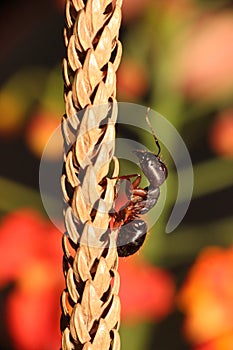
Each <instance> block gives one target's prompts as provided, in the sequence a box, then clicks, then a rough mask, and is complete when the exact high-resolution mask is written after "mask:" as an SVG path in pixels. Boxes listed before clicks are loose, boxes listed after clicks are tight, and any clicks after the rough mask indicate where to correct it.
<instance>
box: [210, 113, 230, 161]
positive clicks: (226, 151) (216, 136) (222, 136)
mask: <svg viewBox="0 0 233 350" xmlns="http://www.w3.org/2000/svg"><path fill="white" fill-rule="evenodd" d="M209 142H210V145H211V147H212V149H213V150H214V152H216V153H217V154H218V155H220V156H231V157H232V156H233V109H229V110H225V111H223V112H221V113H220V115H219V116H218V118H217V119H216V120H215V121H214V123H213V125H212V127H211V129H210V134H209Z"/></svg>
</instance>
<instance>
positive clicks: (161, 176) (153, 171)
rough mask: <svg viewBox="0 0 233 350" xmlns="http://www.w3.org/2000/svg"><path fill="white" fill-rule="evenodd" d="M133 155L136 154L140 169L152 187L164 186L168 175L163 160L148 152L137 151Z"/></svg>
mask: <svg viewBox="0 0 233 350" xmlns="http://www.w3.org/2000/svg"><path fill="white" fill-rule="evenodd" d="M133 153H134V154H136V156H137V158H138V160H139V164H140V167H141V169H142V171H143V173H144V174H145V175H146V177H147V179H148V180H149V182H150V183H151V185H152V186H154V187H157V186H160V185H162V183H163V182H164V181H165V180H166V178H167V175H168V171H167V167H166V165H165V164H164V163H163V162H162V160H161V159H160V158H159V157H158V156H157V155H155V154H154V153H151V152H148V151H143V150H135V151H133Z"/></svg>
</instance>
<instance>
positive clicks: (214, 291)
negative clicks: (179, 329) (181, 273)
mask: <svg viewBox="0 0 233 350" xmlns="http://www.w3.org/2000/svg"><path fill="white" fill-rule="evenodd" d="M178 304H179V306H180V308H181V309H182V310H183V311H184V312H185V313H186V320H185V333H186V336H187V337H188V339H189V340H190V341H191V342H192V343H193V344H194V345H199V346H201V347H200V349H220V348H218V347H213V346H216V344H217V342H223V341H224V338H226V337H227V338H228V340H229V339H231V341H232V339H233V248H229V249H222V248H217V247H216V248H207V249H205V251H203V252H202V253H201V255H200V256H199V258H198V259H197V261H196V262H195V264H194V266H193V267H192V269H191V271H190V273H189V275H188V278H187V280H186V281H185V283H184V286H183V288H182V289H181V292H180V294H179V296H178ZM207 346H208V347H207ZM211 346H212V347H211ZM197 349H199V347H198V348H197ZM223 349H233V342H231V346H230V347H229V348H228V347H226V348H221V350H223Z"/></svg>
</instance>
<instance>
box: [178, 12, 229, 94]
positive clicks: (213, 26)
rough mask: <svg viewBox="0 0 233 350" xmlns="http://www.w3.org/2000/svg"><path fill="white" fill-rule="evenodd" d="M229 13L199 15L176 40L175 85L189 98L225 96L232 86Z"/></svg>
mask: <svg viewBox="0 0 233 350" xmlns="http://www.w3.org/2000/svg"><path fill="white" fill-rule="evenodd" d="M232 36H233V15H232V13H230V12H229V13H228V12H225V13H224V12H222V13H216V14H212V15H206V16H205V17H204V18H200V19H199V21H197V22H195V23H194V25H193V26H192V27H191V28H190V30H189V33H186V36H185V37H183V41H182V43H180V42H177V46H179V50H177V55H176V58H177V61H176V65H177V67H176V68H175V67H174V71H176V72H177V75H176V79H177V82H178V86H179V87H180V88H181V89H182V90H183V92H184V93H185V94H187V95H188V96H189V97H191V98H193V99H200V100H214V99H216V98H217V97H220V98H222V97H223V98H225V96H227V95H229V94H231V91H232V88H233V46H232V45H230V44H229V43H230V42H231V41H232Z"/></svg>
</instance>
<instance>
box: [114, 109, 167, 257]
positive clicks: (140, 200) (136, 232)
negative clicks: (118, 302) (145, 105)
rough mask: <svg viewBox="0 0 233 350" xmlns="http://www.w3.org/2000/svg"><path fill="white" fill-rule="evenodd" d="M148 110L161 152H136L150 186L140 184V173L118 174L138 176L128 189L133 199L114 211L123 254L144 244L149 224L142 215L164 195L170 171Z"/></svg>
mask: <svg viewBox="0 0 233 350" xmlns="http://www.w3.org/2000/svg"><path fill="white" fill-rule="evenodd" d="M148 113H149V109H148V110H147V114H146V121H147V124H148V125H149V127H150V129H151V132H152V135H153V137H154V140H155V144H156V146H157V148H158V152H157V154H154V153H151V152H149V151H142V150H138V151H133V152H134V153H135V154H136V156H137V158H138V160H139V164H140V167H141V169H142V171H143V173H144V174H145V176H146V177H147V179H148V181H149V186H148V187H145V188H140V187H139V185H140V182H141V175H140V174H131V175H125V176H119V177H118V178H117V179H118V180H120V181H122V180H129V179H130V178H132V177H136V179H135V180H134V181H133V182H132V183H131V182H130V187H129V188H128V190H127V192H128V193H127V196H128V199H129V200H128V202H127V204H126V206H124V207H122V208H121V209H120V210H119V211H116V212H115V213H114V214H113V221H114V222H113V228H117V227H119V233H118V238H117V252H118V255H119V256H120V257H126V256H129V255H132V254H134V253H136V252H137V251H138V250H139V248H140V247H141V246H142V244H143V242H144V240H145V238H146V234H147V225H146V223H145V221H144V220H142V219H139V215H143V214H146V213H147V212H148V211H149V210H150V209H152V208H153V207H154V205H155V204H156V203H157V201H158V198H159V195H160V188H159V187H160V186H161V185H162V184H163V183H164V181H165V180H166V178H167V174H168V172H167V168H166V166H165V164H164V163H163V162H162V160H161V159H160V157H159V154H160V151H161V148H160V145H159V141H158V139H157V137H156V135H155V132H154V130H153V128H152V125H151V123H150V121H149V118H148ZM125 242H128V243H125Z"/></svg>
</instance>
